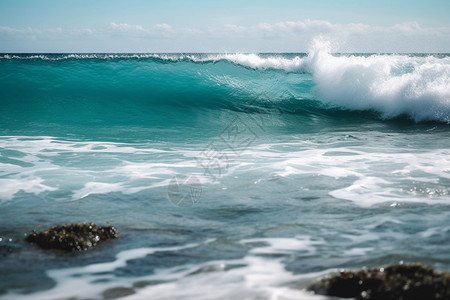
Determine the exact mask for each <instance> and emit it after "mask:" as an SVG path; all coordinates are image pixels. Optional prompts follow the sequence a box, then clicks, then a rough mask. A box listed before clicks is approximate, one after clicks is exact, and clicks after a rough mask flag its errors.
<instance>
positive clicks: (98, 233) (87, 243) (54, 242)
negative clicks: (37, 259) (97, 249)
mask: <svg viewBox="0 0 450 300" xmlns="http://www.w3.org/2000/svg"><path fill="white" fill-rule="evenodd" d="M118 236H119V235H118V234H117V230H116V229H115V228H114V227H112V226H97V225H96V224H94V223H79V224H68V225H67V224H64V225H62V226H53V227H50V228H49V229H47V230H44V231H41V232H36V231H35V230H33V231H32V232H31V233H30V234H29V235H28V236H27V237H26V239H25V240H26V241H27V242H30V243H36V244H38V245H39V246H40V247H41V248H44V249H59V250H64V251H86V250H88V249H89V248H92V247H94V246H96V245H97V244H98V243H101V242H103V241H106V240H110V239H115V238H117V237H118Z"/></svg>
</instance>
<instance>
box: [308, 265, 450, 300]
mask: <svg viewBox="0 0 450 300" xmlns="http://www.w3.org/2000/svg"><path fill="white" fill-rule="evenodd" d="M308 289H309V290H311V291H314V292H315V293H316V294H321V295H328V296H336V297H341V298H356V299H377V300H378V299H380V300H381V299H383V300H391V299H392V300H394V299H395V300H400V299H402V300H419V299H420V300H423V299H445V300H450V274H448V273H436V272H434V270H433V269H432V268H429V267H424V266H422V265H420V264H415V265H391V266H388V267H385V268H371V269H365V270H360V271H354V272H352V271H342V272H339V273H338V274H334V275H331V276H328V277H326V278H323V279H322V280H320V281H319V282H316V283H314V284H312V285H310V286H309V287H308Z"/></svg>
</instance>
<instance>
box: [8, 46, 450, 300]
mask: <svg viewBox="0 0 450 300" xmlns="http://www.w3.org/2000/svg"><path fill="white" fill-rule="evenodd" d="M77 222H95V223H97V224H98V225H107V224H111V225H113V226H115V227H116V228H117V230H118V232H119V234H120V238H119V239H116V240H113V241H108V242H105V243H103V244H100V245H99V246H97V247H96V248H95V249H93V250H89V251H86V252H83V253H60V252H58V251H45V250H41V249H39V248H38V247H37V246H35V245H33V244H28V243H27V242H25V241H24V237H25V235H26V234H28V233H29V232H30V231H31V230H33V229H36V230H42V229H45V228H47V227H50V226H52V225H57V224H64V223H77ZM401 262H403V263H415V262H420V263H422V264H424V265H428V266H433V267H435V268H436V269H437V270H438V271H446V272H448V271H450V55H449V54H407V55H405V54H373V55H371V54H330V53H329V52H328V51H327V49H326V48H324V47H322V46H320V45H316V47H313V49H312V50H311V51H310V52H309V53H304V54H0V299H33V300H35V299H43V300H52V299H113V298H121V299H196V300H197V299H324V297H322V296H315V295H313V294H311V293H309V292H307V291H306V290H305V287H306V286H307V285H308V284H309V283H311V282H312V281H314V280H316V279H317V278H319V277H320V276H323V275H324V274H328V273H329V272H332V271H335V270H339V269H341V268H350V269H353V268H355V269H358V268H363V267H374V266H383V265H388V264H393V263H401Z"/></svg>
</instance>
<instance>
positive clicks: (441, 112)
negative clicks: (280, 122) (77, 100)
mask: <svg viewBox="0 0 450 300" xmlns="http://www.w3.org/2000/svg"><path fill="white" fill-rule="evenodd" d="M0 59H2V60H17V59H18V60H22V59H23V60H38V61H47V60H50V61H60V60H76V61H86V60H87V61H91V60H92V59H95V60H105V61H117V60H119V61H120V60H127V61H128V60H131V61H134V60H136V62H137V64H136V65H132V66H127V68H128V69H127V70H128V71H129V68H135V69H136V72H135V73H131V72H127V73H126V74H125V76H127V77H129V76H136V77H137V76H138V75H139V76H142V77H145V76H152V77H154V78H156V79H158V76H166V77H167V76H168V75H170V76H169V77H167V80H166V81H170V82H171V90H174V91H177V90H181V89H183V90H184V92H185V95H189V88H200V89H202V90H203V89H205V88H208V87H209V88H210V89H211V92H212V93H213V94H214V93H217V92H218V91H217V90H213V89H217V86H222V87H226V88H227V89H228V90H231V92H230V91H227V92H226V93H228V94H229V95H232V96H233V97H236V96H237V97H238V98H239V99H238V100H237V101H236V103H240V102H242V99H241V98H242V97H244V98H245V97H247V98H248V97H249V95H250V94H252V93H253V94H260V93H261V92H263V93H266V92H268V91H269V90H270V89H271V88H272V87H273V86H278V87H279V89H280V90H284V91H285V92H284V93H282V92H280V94H281V96H280V95H271V94H270V91H269V92H268V95H269V96H271V97H272V96H273V97H278V98H281V100H282V101H283V100H287V99H283V97H284V98H289V100H291V99H292V97H294V98H295V100H296V101H297V102H299V101H301V100H303V99H304V97H300V96H298V95H296V94H295V93H292V91H291V90H290V87H288V86H287V85H286V82H287V81H288V79H289V78H288V77H286V76H292V74H294V75H297V76H302V75H301V74H310V76H311V77H312V83H313V84H312V85H307V86H306V87H304V88H305V90H304V91H302V93H303V94H304V93H306V94H308V95H309V97H307V98H308V99H313V100H315V101H317V103H318V104H319V106H321V107H323V106H325V107H326V108H339V109H343V110H353V111H355V110H356V111H374V112H376V113H378V114H379V115H380V117H381V118H382V119H390V118H395V117H398V116H402V115H404V116H407V117H408V118H410V119H412V120H414V121H415V122H422V121H438V122H444V123H450V56H448V55H398V54H373V55H355V54H353V55H343V54H341V55H337V54H332V53H331V51H330V50H329V47H328V45H327V43H326V42H323V41H316V42H315V43H314V44H313V46H312V47H311V49H310V51H309V53H308V54H299V55H295V54H292V55H287V54H239V53H234V54H39V55H26V54H22V55H12V54H4V55H3V56H0ZM145 62H150V63H152V62H167V63H169V64H175V65H174V67H173V68H172V69H170V70H169V71H170V73H168V71H167V70H166V69H164V70H161V69H156V70H155V69H149V68H145V67H143V68H141V67H142V64H141V63H145ZM219 62H225V63H230V64H232V65H235V66H240V67H245V68H247V69H251V70H256V71H258V72H260V73H263V74H264V73H267V72H272V71H274V70H275V71H283V72H285V74H286V75H278V76H277V77H276V78H275V79H274V81H273V82H272V83H268V82H267V80H265V81H264V83H263V85H266V86H263V85H261V82H260V81H257V80H256V81H254V80H251V78H248V76H249V75H248V74H247V73H245V74H244V73H242V72H240V71H239V70H236V69H230V68H227V67H225V66H224V65H219V66H217V67H215V69H214V70H213V72H211V67H202V65H203V64H211V63H212V64H217V63H219ZM178 63H188V64H192V63H193V64H194V65H185V64H184V65H183V66H182V67H180V68H178V67H177V65H176V64H178ZM197 64H200V65H199V66H195V65H197ZM119 67H120V66H119ZM168 68H169V67H168ZM149 70H150V71H149ZM142 72H144V73H142ZM145 72H150V73H148V74H147V75H146V73H145ZM158 72H161V73H158ZM135 74H138V75H135ZM158 74H159V75H158ZM186 74H188V75H186ZM253 75H254V76H255V78H256V77H258V76H260V75H256V74H255V73H254V74H253ZM98 76H102V73H99V74H98ZM121 76H123V75H121ZM187 76H189V78H185V77H187ZM261 76H262V75H261ZM283 76H284V77H283ZM193 78H194V79H196V80H197V82H194V83H193V82H190V83H189V84H188V85H184V86H177V85H176V83H178V82H179V83H185V82H187V81H192V80H193ZM249 79H250V80H249ZM102 80H104V79H102ZM158 80H161V79H158ZM121 81H123V82H132V81H133V79H132V78H121ZM269 81H270V80H269ZM230 83H231V84H230ZM164 85H166V83H163V84H162V86H164ZM199 85H200V86H199ZM252 85H253V86H252ZM267 87H270V89H269V88H267ZM186 89H188V90H186ZM286 91H288V92H286ZM195 92H196V91H195ZM195 92H194V91H193V93H195ZM219 92H220V91H219ZM222 92H223V91H222ZM250 96H251V95H250ZM165 98H167V97H165ZM210 98H211V97H210ZM212 98H214V97H212ZM228 98H229V97H228ZM277 100H278V99H277ZM200 102H201V101H200ZM281 105H282V104H281ZM296 105H297V104H296ZM220 108H223V106H222V105H221V107H220Z"/></svg>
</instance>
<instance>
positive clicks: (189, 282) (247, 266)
mask: <svg viewBox="0 0 450 300" xmlns="http://www.w3.org/2000/svg"><path fill="white" fill-rule="evenodd" d="M211 242H214V240H208V241H206V242H204V244H208V243H211ZM240 242H241V243H242V244H245V245H248V244H250V243H258V244H261V243H262V244H266V245H267V246H264V245H263V246H256V247H255V248H253V249H252V250H251V251H250V252H249V253H248V254H247V255H246V256H244V257H243V258H241V259H232V260H218V261H208V262H204V263H200V264H186V265H180V266H176V267H171V268H166V269H159V270H155V273H154V274H152V275H148V276H141V277H134V278H130V277H129V278H124V277H116V276H115V275H114V271H115V270H116V269H118V268H121V267H124V266H126V264H127V262H128V261H130V260H136V259H140V258H144V257H146V256H148V255H153V254H154V253H156V252H176V251H180V250H183V249H187V248H193V247H198V246H200V244H189V245H184V246H177V247H158V248H138V249H131V250H126V251H122V252H120V253H118V254H117V255H116V258H115V260H113V261H110V262H104V263H97V264H91V265H86V266H83V267H74V268H67V269H59V270H49V271H47V275H48V276H49V277H50V278H52V279H53V280H55V282H56V286H54V287H53V288H51V289H49V290H45V291H42V292H37V293H34V294H32V295H26V294H25V295H24V294H7V295H5V296H3V297H0V299H7V298H14V299H36V300H39V299H45V300H52V299H67V298H71V297H77V298H83V297H86V298H92V297H94V298H99V297H101V294H102V293H103V292H104V291H105V290H107V289H111V288H116V287H124V288H129V289H133V290H134V292H135V293H134V294H132V295H130V296H127V297H124V298H123V299H128V300H131V299H139V300H140V299H181V298H182V299H208V300H211V299H232V298H239V299H317V300H319V299H326V298H325V297H323V296H318V295H313V294H312V293H309V292H306V291H304V290H301V289H295V288H292V287H289V283H291V282H293V281H305V280H308V279H311V278H314V277H318V276H321V275H323V274H325V273H326V272H327V271H324V272H320V273H310V274H303V275H294V274H293V273H291V272H289V271H287V270H286V269H285V266H284V265H283V263H282V262H281V260H280V259H275V258H266V257H264V256H260V254H270V253H275V254H276V253H280V251H282V253H287V252H291V253H303V252H305V251H306V255H309V254H311V253H313V252H314V245H316V244H321V243H323V241H311V239H310V238H309V237H297V238H258V239H247V240H242V241H240ZM271 249H273V250H274V252H271ZM227 267H230V268H227ZM149 273H150V272H149ZM145 281H157V282H158V284H153V285H148V286H145V287H142V288H136V287H135V286H134V285H133V284H134V283H136V282H145Z"/></svg>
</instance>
